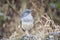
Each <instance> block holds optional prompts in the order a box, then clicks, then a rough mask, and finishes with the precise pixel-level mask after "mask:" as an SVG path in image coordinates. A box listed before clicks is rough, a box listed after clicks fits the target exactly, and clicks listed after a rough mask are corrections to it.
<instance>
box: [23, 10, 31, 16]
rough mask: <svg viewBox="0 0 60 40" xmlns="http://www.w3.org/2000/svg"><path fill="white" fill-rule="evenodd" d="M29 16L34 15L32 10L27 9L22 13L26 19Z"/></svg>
mask: <svg viewBox="0 0 60 40" xmlns="http://www.w3.org/2000/svg"><path fill="white" fill-rule="evenodd" d="M29 14H32V10H30V9H25V10H24V11H23V12H22V17H25V16H27V15H29Z"/></svg>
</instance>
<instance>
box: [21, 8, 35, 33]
mask: <svg viewBox="0 0 60 40" xmlns="http://www.w3.org/2000/svg"><path fill="white" fill-rule="evenodd" d="M21 21H22V29H23V30H25V31H26V32H27V31H29V30H31V29H32V28H33V26H34V19H33V16H32V10H30V9H25V10H24V11H23V12H22V18H21ZM27 33H28V32H27Z"/></svg>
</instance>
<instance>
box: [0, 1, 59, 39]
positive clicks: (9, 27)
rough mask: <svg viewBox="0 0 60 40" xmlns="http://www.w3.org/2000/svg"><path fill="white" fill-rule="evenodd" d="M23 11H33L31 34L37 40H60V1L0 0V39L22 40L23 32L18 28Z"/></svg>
mask: <svg viewBox="0 0 60 40" xmlns="http://www.w3.org/2000/svg"><path fill="white" fill-rule="evenodd" d="M24 9H33V11H32V12H33V13H32V16H33V18H34V27H33V29H32V33H31V34H32V35H39V38H38V39H37V40H50V39H53V40H55V39H56V40H60V0H0V39H2V40H4V38H5V39H6V40H7V39H8V40H12V38H13V37H14V38H15V39H13V40H18V39H19V40H21V38H23V35H24V34H25V32H24V31H23V30H22V28H21V27H19V26H22V25H21V14H22V11H23V10H24ZM51 33H52V34H51ZM51 35H52V36H53V37H50V36H51ZM22 40H23V39H22Z"/></svg>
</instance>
